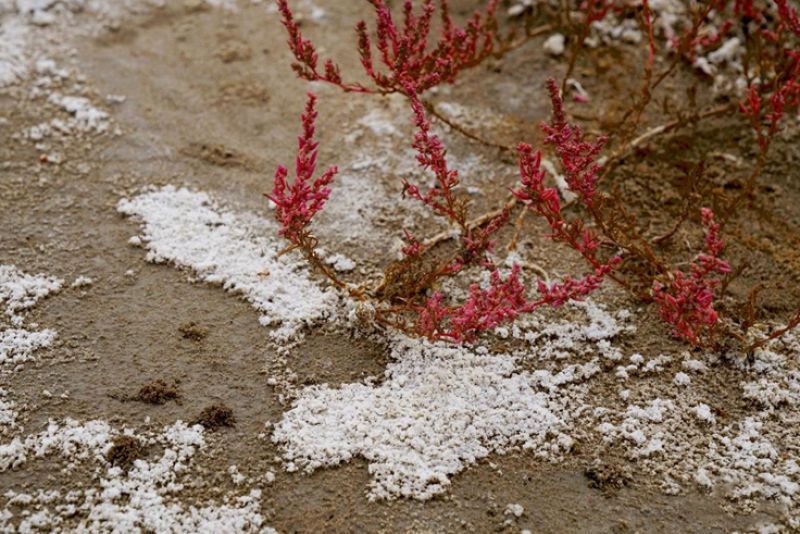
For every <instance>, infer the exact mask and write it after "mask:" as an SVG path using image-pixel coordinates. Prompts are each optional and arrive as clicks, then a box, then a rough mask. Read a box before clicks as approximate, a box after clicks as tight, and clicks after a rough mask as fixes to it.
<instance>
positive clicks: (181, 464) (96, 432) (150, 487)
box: [0, 419, 277, 534]
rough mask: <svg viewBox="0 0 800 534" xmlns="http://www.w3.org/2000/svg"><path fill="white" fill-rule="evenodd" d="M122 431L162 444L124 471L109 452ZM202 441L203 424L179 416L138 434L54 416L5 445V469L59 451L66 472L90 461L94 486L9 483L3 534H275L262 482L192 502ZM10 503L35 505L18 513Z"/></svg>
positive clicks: (0, 460) (0, 517) (1, 451)
mask: <svg viewBox="0 0 800 534" xmlns="http://www.w3.org/2000/svg"><path fill="white" fill-rule="evenodd" d="M123 433H124V434H127V435H130V436H134V437H136V438H138V439H140V440H141V441H142V442H144V443H147V444H150V445H153V444H158V445H160V446H161V447H163V453H162V455H161V457H160V458H158V459H155V460H142V459H139V460H136V461H135V462H134V464H133V467H132V468H131V469H130V471H129V472H128V473H127V474H125V473H123V471H122V469H121V468H119V467H114V466H111V465H110V464H109V463H108V462H107V460H106V459H105V457H106V455H107V454H108V451H109V450H110V449H111V447H112V446H113V440H114V438H115V437H116V436H119V435H121V434H123ZM204 445H205V440H204V438H203V429H202V427H200V426H199V425H196V426H192V427H190V426H188V425H187V424H186V423H183V422H181V421H178V422H177V423H175V424H173V425H170V426H166V427H164V428H163V430H162V431H161V432H160V433H150V434H146V435H139V436H136V435H135V434H133V433H132V432H129V431H123V432H120V431H118V430H116V429H114V428H112V427H111V426H109V424H108V423H106V422H105V421H89V422H87V423H84V424H80V423H78V422H77V421H73V420H70V419H67V420H66V421H65V422H64V423H63V424H59V423H54V422H51V423H50V425H49V426H48V428H47V430H45V431H43V432H41V433H39V434H34V435H30V436H28V437H27V438H25V439H24V440H23V439H20V438H15V439H14V440H13V441H12V442H11V443H10V444H6V445H0V472H2V471H5V470H7V469H10V468H19V467H21V466H23V465H24V464H26V463H27V462H33V461H36V459H38V458H43V457H49V458H53V457H56V459H57V460H58V461H60V462H61V464H62V465H63V467H62V471H63V472H67V473H68V472H69V471H70V470H72V469H75V468H76V467H78V466H79V465H82V464H86V463H88V464H90V465H94V466H96V468H95V472H96V480H95V483H94V484H92V485H91V487H89V488H85V487H81V486H78V485H76V487H75V488H70V487H67V488H65V489H64V490H49V491H48V490H46V489H38V490H35V491H33V490H29V493H16V492H14V491H13V490H8V491H7V492H6V493H5V497H6V498H7V499H8V501H7V507H6V509H5V510H3V511H2V512H0V533H12V532H38V531H47V532H53V533H67V532H69V533H76V534H77V533H80V534H106V533H122V532H125V533H143V532H154V533H156V534H184V533H185V534H194V533H203V534H217V533H223V534H237V533H254V534H255V533H258V534H277V532H276V531H275V530H274V529H272V528H269V527H266V526H264V518H263V517H262V516H261V514H260V508H261V491H260V490H258V489H253V490H251V491H249V492H248V493H243V494H241V495H238V496H228V497H226V498H225V500H224V501H225V502H224V503H222V504H217V503H213V502H209V503H206V504H204V505H200V504H197V505H190V504H187V503H185V502H183V501H182V499H181V493H182V490H183V488H184V483H183V480H184V479H186V478H187V477H191V473H190V471H191V460H192V457H193V456H194V455H195V454H196V452H197V451H198V450H199V449H201V448H203V446H204ZM11 505H17V506H22V507H23V508H26V509H31V510H36V511H35V513H32V514H31V513H27V514H25V513H23V514H20V513H19V509H18V508H17V507H16V506H13V507H12V506H11ZM12 510H13V511H12ZM15 525H16V527H15Z"/></svg>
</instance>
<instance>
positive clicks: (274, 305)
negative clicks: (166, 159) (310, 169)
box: [117, 186, 337, 341]
mask: <svg viewBox="0 0 800 534" xmlns="http://www.w3.org/2000/svg"><path fill="white" fill-rule="evenodd" d="M117 208H118V209H119V211H120V212H121V213H125V214H127V215H134V216H137V217H139V218H140V219H141V221H142V224H143V226H144V234H143V235H142V236H141V238H140V239H141V241H142V242H144V243H145V246H146V248H147V250H148V251H149V252H148V254H147V261H150V262H154V263H162V262H172V263H174V264H175V265H178V266H180V267H187V268H189V269H191V270H192V271H193V272H194V273H195V275H196V277H197V279H199V280H201V281H203V282H207V283H212V284H221V285H222V286H223V287H224V288H225V289H226V290H229V291H232V292H235V293H240V294H242V295H244V296H245V298H247V300H249V301H250V302H251V303H252V304H253V306H254V307H255V308H256V309H257V310H259V311H260V312H261V313H262V314H263V315H262V316H261V323H262V324H264V325H277V326H279V327H280V328H279V329H278V331H277V332H276V333H273V336H274V337H275V338H276V339H277V340H279V341H280V340H288V339H290V338H292V337H293V336H295V335H297V332H298V330H299V329H300V328H301V327H302V326H303V325H305V324H310V323H313V322H315V321H318V320H320V319H323V318H326V317H329V316H331V315H333V314H334V313H335V310H336V303H337V297H336V295H335V293H334V292H332V291H326V290H323V289H322V288H321V287H320V286H319V285H318V284H316V283H315V282H313V281H312V280H311V279H309V277H308V272H307V270H306V269H305V263H304V262H302V261H293V260H291V259H290V255H283V256H281V257H278V250H279V245H277V244H275V243H273V242H271V241H269V240H268V239H267V238H266V237H265V236H267V235H273V234H274V233H275V229H274V228H271V227H269V226H268V225H267V224H266V223H265V222H264V221H263V220H262V221H259V220H257V219H256V218H255V217H249V218H248V217H247V216H239V217H237V216H236V215H234V214H233V213H231V212H229V211H225V210H222V209H220V208H219V207H218V206H217V205H216V203H215V202H214V201H213V200H212V199H211V198H210V197H209V196H208V195H207V194H205V193H197V192H193V191H189V190H188V189H186V188H181V189H176V188H175V187H173V186H166V187H164V188H162V189H158V190H155V191H149V192H146V193H143V194H141V195H139V196H136V197H134V198H132V199H123V200H121V201H120V202H119V204H118V206H117ZM258 225H260V227H257V226H258Z"/></svg>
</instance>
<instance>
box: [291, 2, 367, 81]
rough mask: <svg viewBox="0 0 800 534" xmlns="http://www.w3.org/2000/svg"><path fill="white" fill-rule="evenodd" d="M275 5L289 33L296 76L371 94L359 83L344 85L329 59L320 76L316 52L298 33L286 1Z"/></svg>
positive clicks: (337, 70)
mask: <svg viewBox="0 0 800 534" xmlns="http://www.w3.org/2000/svg"><path fill="white" fill-rule="evenodd" d="M277 3H278V10H279V11H280V14H281V19H282V20H281V23H282V24H283V25H284V27H285V28H286V31H287V32H289V40H288V41H287V42H288V43H289V49H290V50H291V51H292V54H294V57H295V59H296V60H297V62H296V63H293V64H292V69H294V71H295V72H297V75H298V76H300V77H301V78H304V79H306V80H308V81H310V82H317V81H319V82H327V83H330V84H333V85H337V86H339V87H341V88H342V89H344V90H345V91H353V92H357V93H371V92H373V91H371V90H370V89H367V88H366V87H364V86H363V85H361V84H359V83H349V84H348V83H344V82H343V81H342V76H341V74H340V73H339V66H338V65H336V64H335V63H334V62H333V61H332V60H330V59H329V60H327V61H326V62H325V65H324V69H325V73H324V74H320V73H319V71H318V70H317V62H318V60H319V56H318V55H317V51H316V49H315V48H314V45H313V44H312V43H311V41H309V40H308V39H304V38H303V35H302V34H301V33H300V28H299V27H298V26H297V23H296V22H295V21H294V18H293V16H292V11H291V9H289V4H288V2H287V0H277Z"/></svg>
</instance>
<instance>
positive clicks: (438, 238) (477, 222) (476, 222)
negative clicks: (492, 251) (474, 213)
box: [425, 195, 517, 249]
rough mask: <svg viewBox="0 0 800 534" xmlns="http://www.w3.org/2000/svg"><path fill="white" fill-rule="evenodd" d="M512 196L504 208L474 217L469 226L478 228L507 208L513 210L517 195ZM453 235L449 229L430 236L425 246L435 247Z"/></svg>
mask: <svg viewBox="0 0 800 534" xmlns="http://www.w3.org/2000/svg"><path fill="white" fill-rule="evenodd" d="M510 197H511V199H510V200H509V201H508V202H506V204H505V206H503V207H502V208H500V209H497V210H494V211H491V212H489V213H485V214H483V215H481V216H480V217H478V218H477V219H473V220H471V221H469V222H467V228H468V229H470V230H472V229H473V228H477V227H479V226H483V225H484V224H486V223H488V222H489V221H491V220H492V219H494V218H495V217H497V216H499V215H500V214H501V213H503V210H506V209H507V210H511V209H512V208H513V207H514V206H515V205H516V204H517V197H515V196H513V195H510ZM453 237H455V236H454V235H453V233H452V232H449V231H448V232H441V233H438V234H436V235H435V236H433V237H431V238H429V239H427V240H426V241H425V248H426V249H428V248H431V247H434V246H436V245H438V244H439V243H441V242H442V241H447V240H448V239H452V238H453Z"/></svg>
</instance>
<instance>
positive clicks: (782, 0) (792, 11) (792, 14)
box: [774, 0, 800, 37]
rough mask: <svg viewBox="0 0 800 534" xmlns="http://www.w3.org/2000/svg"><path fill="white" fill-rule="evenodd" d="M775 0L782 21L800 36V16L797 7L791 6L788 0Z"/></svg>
mask: <svg viewBox="0 0 800 534" xmlns="http://www.w3.org/2000/svg"><path fill="white" fill-rule="evenodd" d="M774 1H775V4H776V5H777V6H778V15H779V16H780V18H781V23H782V24H783V25H784V26H786V27H787V28H789V30H791V31H792V32H793V33H794V34H795V35H797V36H798V37H800V17H798V15H797V9H796V8H794V7H792V8H790V7H789V2H788V1H787V0H774Z"/></svg>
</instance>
